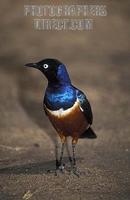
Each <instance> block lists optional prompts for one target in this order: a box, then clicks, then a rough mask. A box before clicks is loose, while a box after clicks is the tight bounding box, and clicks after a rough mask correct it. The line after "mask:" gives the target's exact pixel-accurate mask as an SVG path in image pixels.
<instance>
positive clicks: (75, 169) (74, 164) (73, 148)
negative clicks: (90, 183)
mask: <svg viewBox="0 0 130 200" xmlns="http://www.w3.org/2000/svg"><path fill="white" fill-rule="evenodd" d="M76 143H77V142H75V140H72V155H73V156H72V158H73V165H72V170H71V172H73V173H74V174H75V175H77V176H78V177H79V175H80V172H79V171H78V170H77V166H76V156H75V147H76Z"/></svg>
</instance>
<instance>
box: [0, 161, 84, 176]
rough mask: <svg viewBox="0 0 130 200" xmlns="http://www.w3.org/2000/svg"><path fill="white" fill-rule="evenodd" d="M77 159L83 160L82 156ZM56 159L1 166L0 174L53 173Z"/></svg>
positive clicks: (67, 166) (67, 163)
mask: <svg viewBox="0 0 130 200" xmlns="http://www.w3.org/2000/svg"><path fill="white" fill-rule="evenodd" d="M77 160H78V161H81V160H83V159H82V158H77ZM63 162H64V163H65V166H66V169H67V170H69V168H70V166H69V159H68V157H64V161H63ZM55 163H56V161H55V160H52V161H46V162H36V163H27V164H24V165H14V166H7V167H2V168H1V169H0V174H16V175H18V174H48V173H51V172H52V173H54V172H55V170H56V167H55V166H56V165H55Z"/></svg>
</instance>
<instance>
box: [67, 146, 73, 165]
mask: <svg viewBox="0 0 130 200" xmlns="http://www.w3.org/2000/svg"><path fill="white" fill-rule="evenodd" d="M66 150H67V154H68V158H69V161H70V164H71V165H72V157H71V154H70V151H69V146H68V143H67V142H66Z"/></svg>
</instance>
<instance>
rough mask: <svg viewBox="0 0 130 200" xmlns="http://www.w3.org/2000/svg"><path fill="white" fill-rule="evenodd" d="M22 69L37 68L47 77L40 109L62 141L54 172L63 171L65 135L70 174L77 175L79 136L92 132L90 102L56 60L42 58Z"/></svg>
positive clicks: (93, 134)
mask: <svg viewBox="0 0 130 200" xmlns="http://www.w3.org/2000/svg"><path fill="white" fill-rule="evenodd" d="M25 66H27V67H33V68H36V69H39V70H40V71H41V72H42V73H43V74H44V75H45V76H46V78H47V80H48V86H47V88H46V91H45V96H44V99H43V108H44V111H45V113H46V115H47V116H48V118H49V120H50V121H51V123H52V125H53V126H54V128H55V129H56V131H57V133H58V134H59V136H60V138H61V142H62V148H61V155H60V160H59V161H57V162H56V163H57V164H56V170H61V171H62V170H63V169H64V165H63V163H62V160H63V159H62V158H63V152H64V146H65V143H66V139H67V137H68V136H71V137H72V154H73V156H72V159H71V160H70V161H71V163H72V170H71V171H72V172H73V173H74V174H76V175H79V173H78V170H77V167H76V159H75V146H76V144H77V142H78V139H79V138H80V137H84V135H86V134H88V133H90V135H91V133H92V137H93V136H94V137H95V136H96V135H95V133H94V132H93V130H92V128H91V124H92V121H93V115H92V110H91V106H90V103H89V101H88V99H87V97H86V96H85V94H84V93H83V92H82V91H81V90H79V89H77V88H76V87H75V86H73V85H72V83H71V80H70V77H69V74H68V72H67V70H66V67H65V65H64V64H63V63H61V62H60V61H58V60H57V59H50V58H48V59H44V60H41V61H40V62H37V63H28V64H26V65H25Z"/></svg>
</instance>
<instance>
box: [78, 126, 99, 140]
mask: <svg viewBox="0 0 130 200" xmlns="http://www.w3.org/2000/svg"><path fill="white" fill-rule="evenodd" d="M80 138H81V139H84V138H89V139H95V138H97V136H96V134H95V133H94V131H93V129H92V128H91V127H89V128H88V129H87V130H86V131H85V132H84V133H83V134H82V135H81V136H80Z"/></svg>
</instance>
